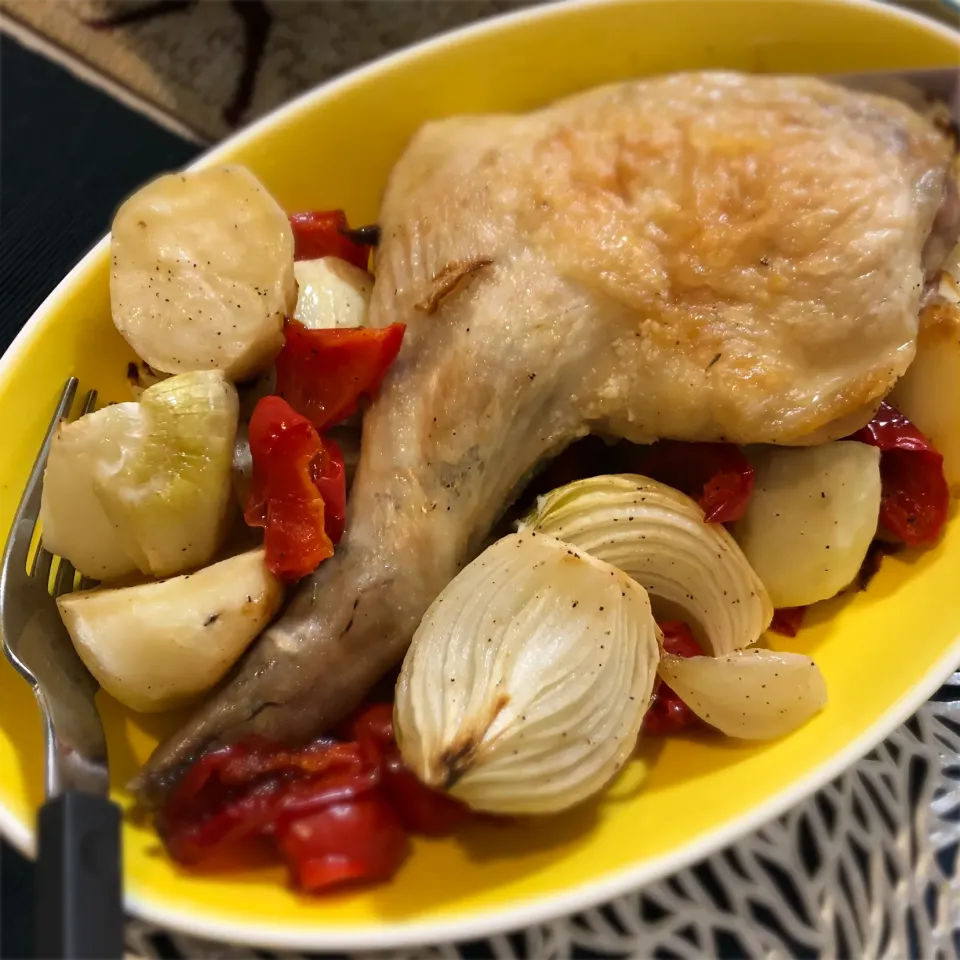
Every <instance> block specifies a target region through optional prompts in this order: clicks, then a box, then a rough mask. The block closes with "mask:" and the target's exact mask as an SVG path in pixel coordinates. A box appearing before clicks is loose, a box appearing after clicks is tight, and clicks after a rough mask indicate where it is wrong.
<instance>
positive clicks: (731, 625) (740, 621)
mask: <svg viewBox="0 0 960 960" xmlns="http://www.w3.org/2000/svg"><path fill="white" fill-rule="evenodd" d="M525 523H526V524H527V525H529V526H530V527H532V528H533V529H534V530H536V531H537V532H538V533H546V534H549V535H550V536H552V537H557V538H558V539H560V540H563V541H564V542H566V543H572V544H573V545H574V546H577V547H579V548H580V549H581V550H585V551H586V552H587V553H589V554H590V555H591V556H593V557H596V558H597V559H598V560H603V561H605V562H606V563H610V564H612V565H613V566H615V567H618V568H619V569H620V570H623V571H624V573H627V574H629V576H631V577H633V579H634V580H636V581H637V582H638V583H640V584H641V585H642V586H643V587H644V589H645V590H647V591H648V592H649V593H650V595H651V597H653V598H654V605H655V609H656V610H657V613H658V615H661V616H666V617H675V616H676V615H677V613H678V612H680V611H682V617H683V619H685V620H687V621H688V622H690V623H691V624H692V625H693V626H694V627H695V629H696V630H697V632H698V634H699V636H700V637H701V638H702V639H703V640H704V642H705V643H706V645H707V648H708V649H710V650H711V651H712V652H713V653H714V654H721V653H729V652H730V651H731V650H736V649H738V648H739V647H745V646H748V645H749V644H751V643H755V642H756V641H757V640H758V639H759V637H760V635H761V634H762V633H763V631H764V630H766V628H767V625H768V624H769V623H770V617H771V616H772V615H773V607H772V605H771V603H770V600H769V598H768V597H767V591H766V590H765V589H764V586H763V584H762V583H761V582H760V579H759V578H758V577H757V575H756V574H755V573H754V572H753V569H752V568H751V567H750V564H749V563H747V560H746V558H745V557H744V555H743V553H742V552H741V550H740V548H739V547H738V546H737V544H736V543H735V542H734V539H733V537H731V536H730V534H729V533H727V531H726V530H725V529H724V528H723V527H722V526H720V525H719V524H710V523H704V515H703V511H702V510H701V509H700V507H698V506H697V504H696V503H694V502H693V500H691V499H690V498H689V497H688V496H685V495H684V494H682V493H680V492H678V491H677V490H674V489H673V488H672V487H668V486H667V485H666V484H663V483H659V482H657V481H656V480H650V479H649V478H647V477H640V476H634V475H630V474H620V475H612V476H605V477H591V478H589V479H587V480H578V481H576V482H574V483H571V484H568V485H567V486H565V487H560V488H559V489H557V490H554V491H552V492H551V493H549V494H547V495H546V496H545V497H541V498H539V500H538V501H537V509H536V513H535V514H532V515H531V516H529V517H528V518H527V519H526V521H525Z"/></svg>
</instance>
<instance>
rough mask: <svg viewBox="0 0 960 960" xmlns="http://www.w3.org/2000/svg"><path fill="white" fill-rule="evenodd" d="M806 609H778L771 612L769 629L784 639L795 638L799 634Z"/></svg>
mask: <svg viewBox="0 0 960 960" xmlns="http://www.w3.org/2000/svg"><path fill="white" fill-rule="evenodd" d="M806 612H807V608H806V607H778V608H777V609H776V610H774V611H773V620H771V621H770V629H771V630H773V631H774V633H779V634H782V635H783V636H784V637H795V636H796V635H797V634H798V633H799V632H800V627H801V625H802V624H803V616H804V614H805V613H806Z"/></svg>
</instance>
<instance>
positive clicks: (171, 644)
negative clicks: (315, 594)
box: [57, 548, 283, 712]
mask: <svg viewBox="0 0 960 960" xmlns="http://www.w3.org/2000/svg"><path fill="white" fill-rule="evenodd" d="M282 599H283V588H282V586H281V584H280V582H279V581H278V580H277V579H276V577H274V576H273V574H272V573H270V571H269V570H267V567H266V565H265V563H264V554H263V549H262V548H260V549H257V550H252V551H250V552H249V553H242V554H240V555H238V556H235V557H230V558H229V559H227V560H222V561H221V562H220V563H215V564H213V566H210V567H205V568H204V569H203V570H200V571H198V572H197V573H193V574H187V575H186V576H181V577H174V578H173V579H171V580H162V581H160V582H158V583H146V584H142V585H138V586H133V587H123V588H120V589H116V590H110V589H105V590H88V591H83V592H80V593H71V594H66V595H65V596H63V597H60V598H59V599H58V600H57V606H58V607H59V609H60V616H61V617H62V618H63V622H64V624H65V626H66V628H67V632H68V633H69V634H70V637H71V639H72V640H73V643H74V646H75V647H76V649H77V653H78V654H79V655H80V659H81V660H83V662H84V664H86V666H87V669H88V670H89V671H90V672H91V673H92V674H93V676H94V677H96V679H97V681H98V682H99V683H100V686H102V687H103V689H104V690H106V691H107V693H109V694H111V695H112V696H114V697H116V699H117V700H119V701H120V702H121V703H124V704H126V705H127V706H128V707H131V708H132V709H134V710H140V711H143V712H151V711H156V710H166V709H170V708H173V707H176V706H180V705H181V704H183V703H185V702H187V701H189V700H191V699H193V698H194V697H196V696H197V695H198V694H201V693H203V692H204V691H206V690H209V689H210V688H211V687H212V686H213V685H214V684H216V683H217V682H218V681H219V680H220V679H221V678H222V677H223V675H224V674H225V673H226V672H227V670H229V669H230V667H231V666H233V664H234V663H235V662H236V661H237V659H238V658H239V657H240V655H241V654H242V653H243V651H244V650H246V648H247V647H248V646H249V644H250V643H251V641H252V640H253V639H254V638H255V637H256V636H257V634H259V633H260V631H261V630H262V629H263V628H264V627H265V626H266V625H267V624H268V623H269V622H270V620H271V619H272V617H273V616H274V614H275V613H276V612H277V610H278V609H279V607H280V603H281V601H282Z"/></svg>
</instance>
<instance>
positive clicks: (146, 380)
mask: <svg viewBox="0 0 960 960" xmlns="http://www.w3.org/2000/svg"><path fill="white" fill-rule="evenodd" d="M169 376H170V374H169V373H159V372H158V371H156V370H154V369H152V368H151V366H150V364H149V363H144V362H143V361H142V360H141V361H140V362H139V363H134V362H133V361H131V362H130V363H128V364H127V383H128V384H129V386H130V396H132V397H133V399H134V400H139V399H140V397H141V396H143V391H144V390H146V389H147V388H148V387H152V386H153V385H154V384H155V383H159V382H160V381H161V380H166V379H167V377H169Z"/></svg>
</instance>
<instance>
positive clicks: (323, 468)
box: [311, 437, 347, 544]
mask: <svg viewBox="0 0 960 960" xmlns="http://www.w3.org/2000/svg"><path fill="white" fill-rule="evenodd" d="M321 447H322V449H321V451H320V454H319V456H318V457H317V458H316V460H314V461H313V469H312V471H311V475H312V477H313V482H314V483H315V484H316V485H317V490H319V491H320V496H321V497H323V508H324V515H323V520H324V528H325V529H326V531H327V536H328V537H329V538H330V539H331V540H332V541H333V542H334V543H335V544H337V543H339V542H340V538H341V537H342V536H343V531H344V528H345V527H346V525H347V471H346V467H344V464H343V451H342V450H341V449H340V445H339V444H338V443H337V442H336V441H335V440H331V439H330V437H324V438H323V443H322V445H321Z"/></svg>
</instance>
